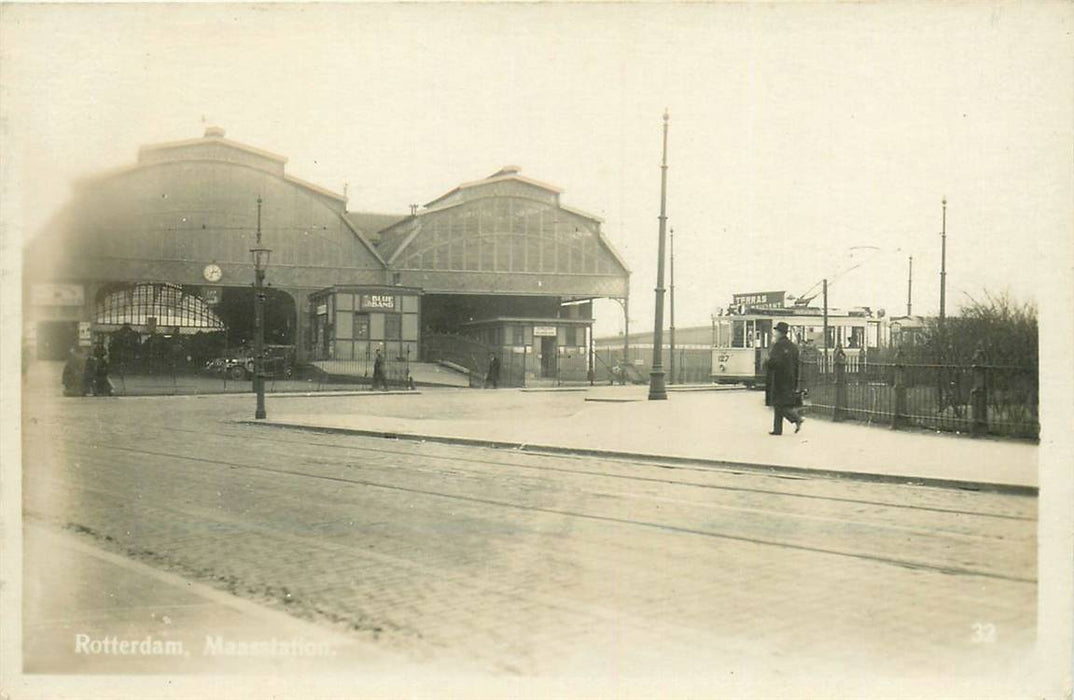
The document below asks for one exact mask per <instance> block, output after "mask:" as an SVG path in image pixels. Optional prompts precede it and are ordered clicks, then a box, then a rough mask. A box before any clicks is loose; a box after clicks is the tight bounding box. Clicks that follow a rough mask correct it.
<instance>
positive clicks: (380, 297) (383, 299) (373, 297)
mask: <svg viewBox="0 0 1074 700" xmlns="http://www.w3.org/2000/svg"><path fill="white" fill-rule="evenodd" d="M362 308H363V309H394V308H395V297H394V296H393V295H391V294H363V295H362Z"/></svg>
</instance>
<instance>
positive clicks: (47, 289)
mask: <svg viewBox="0 0 1074 700" xmlns="http://www.w3.org/2000/svg"><path fill="white" fill-rule="evenodd" d="M30 300H31V301H32V303H34V304H36V305H38V306H82V305H83V304H84V303H86V295H85V291H84V288H83V287H82V285H81V284H35V285H33V286H32V287H31V288H30Z"/></svg>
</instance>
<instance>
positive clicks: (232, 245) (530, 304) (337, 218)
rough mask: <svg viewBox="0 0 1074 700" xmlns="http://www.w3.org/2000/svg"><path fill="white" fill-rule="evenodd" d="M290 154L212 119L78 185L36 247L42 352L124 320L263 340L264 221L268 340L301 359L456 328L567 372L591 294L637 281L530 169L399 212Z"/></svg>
mask: <svg viewBox="0 0 1074 700" xmlns="http://www.w3.org/2000/svg"><path fill="white" fill-rule="evenodd" d="M285 164H286V159H285V158H283V157H282V156H279V155H276V154H273V153H270V152H267V151H263V150H261V149H258V148H253V147H251V146H247V145H245V144H242V143H238V142H235V141H232V140H230V139H227V138H225V135H224V132H223V130H220V129H217V128H210V129H208V130H206V132H205V135H204V136H203V137H202V138H197V139H191V140H187V141H180V142H173V143H165V144H157V145H150V146H145V147H143V148H141V149H140V151H139V153H138V159H137V162H136V163H135V164H133V165H131V166H129V167H125V168H121V169H119V170H116V171H112V172H105V173H101V174H99V175H96V176H93V177H91V178H87V179H84V180H82V181H80V182H78V183H76V185H75V191H74V195H73V197H72V198H71V200H70V201H69V202H68V203H67V205H66V206H64V207H63V209H62V210H61V211H60V212H59V213H58V214H57V215H56V216H55V217H54V218H53V220H52V221H51V222H50V223H49V224H48V225H47V227H46V229H45V230H44V231H42V232H41V233H40V234H39V235H38V236H36V237H35V238H34V239H33V240H31V241H30V242H29V244H28V245H27V247H26V250H25V267H24V271H25V274H24V279H25V284H26V289H25V294H24V299H25V308H24V318H25V319H26V324H25V326H26V331H27V341H28V343H29V347H30V349H31V351H32V352H34V353H35V354H36V356H37V357H39V358H43V359H61V358H62V357H63V356H64V355H65V354H66V352H67V350H68V349H69V347H71V346H72V345H73V344H78V343H81V344H83V345H85V344H88V343H92V342H95V341H97V340H99V339H101V338H102V337H107V336H108V335H109V334H111V333H114V332H115V331H116V330H118V329H125V332H128V333H129V332H131V331H133V332H134V333H137V334H139V336H140V337H141V338H142V339H143V342H144V340H146V339H147V338H148V337H150V336H153V337H158V336H159V337H163V338H167V339H171V341H173V344H179V345H184V346H189V345H194V346H196V345H198V344H199V342H200V344H201V345H204V346H206V347H212V348H214V349H211V350H205V352H206V353H210V354H211V353H212V352H216V351H218V349H216V346H219V345H221V344H222V345H224V346H225V347H238V346H246V345H248V344H250V343H251V342H252V339H253V332H254V328H253V308H254V291H253V288H252V282H253V279H254V265H253V261H252V259H251V255H250V249H251V248H253V247H254V246H255V240H256V238H255V237H256V234H257V231H259V230H260V232H261V236H262V244H263V245H264V246H265V247H267V248H269V249H271V250H272V256H271V261H270V264H269V268H268V273H267V282H268V284H269V285H270V286H269V289H268V291H267V293H266V312H265V338H266V343H268V344H270V345H280V346H289V347H293V348H294V352H295V355H296V357H297V358H298V359H299V360H300V361H308V362H317V361H347V360H355V359H358V358H359V357H360V356H363V355H366V354H369V353H371V352H373V351H374V350H373V349H374V348H376V347H381V348H383V349H384V350H385V351H386V352H387V353H389V354H390V355H392V356H404V355H405V356H409V358H410V359H411V360H419V359H425V360H435V359H438V358H436V357H431V356H430V350H431V348H434V347H436V348H444V347H446V346H447V345H450V340H449V339H450V338H455V337H457V338H462V339H466V341H467V342H469V343H479V344H481V345H482V346H486V347H488V348H492V349H495V350H496V351H498V352H505V353H516V352H520V353H523V354H528V355H530V356H531V359H532V364H531V374H532V376H540V375H541V374H542V373H545V374H547V373H548V372H553V371H555V372H562V371H563V370H564V368H565V365H564V361H565V360H566V358H571V359H572V360H574V361H575V364H577V358H584V356H585V352H584V348H585V347H586V345H587V344H588V343H589V342H590V341H591V326H592V320H593V319H592V304H591V301H592V299H595V298H599V297H615V298H625V297H626V295H627V293H628V291H627V290H628V281H629V271H628V270H627V268H626V265H625V264H624V263H623V261H622V259H621V258H620V257H619V256H618V254H617V253H616V252H615V250H614V249H613V248H612V246H611V244H610V243H609V242H608V240H607V239H606V237H605V235H604V232H603V231H602V228H601V224H602V222H601V220H600V219H599V218H597V217H595V216H592V215H590V214H586V213H585V212H582V211H579V210H576V209H573V208H570V207H568V206H565V205H563V204H562V203H561V202H560V194H561V192H560V190H559V189H558V188H556V187H554V186H552V185H548V184H545V183H542V182H540V181H537V180H532V179H530V178H528V177H526V176H524V175H522V173H521V171H520V169H518V168H517V167H510V166H509V167H506V168H503V169H501V170H498V171H497V172H495V173H494V174H492V175H491V176H489V177H487V178H484V179H482V180H477V181H473V182H467V183H464V184H461V185H459V186H457V187H455V188H453V189H452V190H450V191H449V192H447V193H446V194H444V195H442V196H440V197H437V198H436V199H433V200H432V201H430V202H428V203H427V204H426V205H425V206H424V207H420V208H419V207H415V208H413V209H412V211H411V213H410V214H409V215H392V214H372V213H365V212H351V211H348V208H347V200H346V198H345V197H344V196H343V195H340V194H337V193H334V192H332V191H330V190H327V189H325V188H322V187H319V186H317V185H314V184H312V183H309V182H305V181H302V180H300V179H298V178H295V177H292V176H290V175H289V174H287V172H286V171H285ZM434 336H435V337H437V342H435V343H426V342H425V341H426V339H427V338H430V337H434ZM195 338H197V339H198V341H199V342H195V340H194V339H195ZM182 352H184V351H180V353H179V354H182ZM196 354H197V353H195V355H196ZM471 354H472V353H471ZM186 356H187V357H188V359H189V358H190V353H189V352H187V353H186ZM553 357H554V358H556V359H555V361H552V360H551V359H550V358H553ZM199 359H201V358H199V357H194V358H193V361H194V362H195V363H196V361H197V360H199ZM579 367H581V369H582V372H583V374H584V369H585V363H584V362H583V363H582V365H579V366H578V367H575V366H573V365H572V370H571V371H577V370H578V369H579Z"/></svg>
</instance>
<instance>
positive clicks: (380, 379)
mask: <svg viewBox="0 0 1074 700" xmlns="http://www.w3.org/2000/svg"><path fill="white" fill-rule="evenodd" d="M378 386H379V387H380V388H381V389H383V390H384V391H387V390H388V379H387V377H385V376H384V353H382V352H381V351H380V348H377V355H376V357H375V358H374V360H373V385H372V386H371V387H370V388H371V389H373V390H376V388H377V387H378Z"/></svg>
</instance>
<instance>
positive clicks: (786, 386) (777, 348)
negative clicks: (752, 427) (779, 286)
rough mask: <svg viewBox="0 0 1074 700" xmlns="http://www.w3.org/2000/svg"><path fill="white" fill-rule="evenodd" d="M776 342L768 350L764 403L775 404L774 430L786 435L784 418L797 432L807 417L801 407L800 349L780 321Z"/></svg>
mask: <svg viewBox="0 0 1074 700" xmlns="http://www.w3.org/2000/svg"><path fill="white" fill-rule="evenodd" d="M773 330H774V331H775V336H776V342H775V343H773V344H772V347H771V349H770V350H769V353H768V363H767V365H766V372H765V383H764V403H765V405H766V406H771V407H772V432H770V433H769V435H782V434H783V419H784V418H786V419H787V420H789V421H790V422H792V423H794V432H796V433H797V432H798V431H799V430H801V429H802V423H803V422H804V421H805V418H803V417H802V414H801V411H800V410H799V409H798V408H797V406H798V348H797V347H796V346H795V344H794V343H792V342H791V341H790V338H788V337H787V331H788V330H790V329H789V327H788V326H787V324H786V323H785V322H783V321H780V322H779V323H777V324H776V327H775V328H774V329H773Z"/></svg>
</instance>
